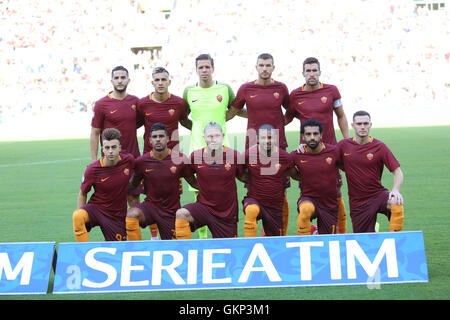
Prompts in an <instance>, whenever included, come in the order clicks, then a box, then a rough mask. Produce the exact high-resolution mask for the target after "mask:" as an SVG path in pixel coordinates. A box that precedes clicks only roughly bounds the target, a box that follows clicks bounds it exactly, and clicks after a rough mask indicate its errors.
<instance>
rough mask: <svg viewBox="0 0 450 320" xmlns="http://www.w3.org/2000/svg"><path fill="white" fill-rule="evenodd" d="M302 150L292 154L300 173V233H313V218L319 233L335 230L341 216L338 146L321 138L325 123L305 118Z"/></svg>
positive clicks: (302, 130)
mask: <svg viewBox="0 0 450 320" xmlns="http://www.w3.org/2000/svg"><path fill="white" fill-rule="evenodd" d="M301 134H302V138H303V141H304V142H305V144H306V145H305V146H304V150H303V152H300V151H298V150H295V151H293V152H292V153H291V155H292V158H293V160H294V163H295V166H296V168H297V170H298V172H299V173H300V176H301V180H300V188H301V194H300V198H299V200H298V202H297V205H298V213H299V214H298V219H297V234H298V235H309V234H310V233H311V220H312V219H314V218H317V227H318V230H319V234H333V233H336V227H337V222H338V221H337V218H338V207H339V205H338V198H337V192H338V189H337V176H336V169H337V168H338V167H339V165H340V164H339V160H340V153H339V149H338V148H337V147H336V146H335V145H332V144H328V143H324V142H323V141H322V135H323V127H322V123H321V122H320V121H318V120H315V119H308V120H306V121H305V122H304V123H303V124H302V127H301Z"/></svg>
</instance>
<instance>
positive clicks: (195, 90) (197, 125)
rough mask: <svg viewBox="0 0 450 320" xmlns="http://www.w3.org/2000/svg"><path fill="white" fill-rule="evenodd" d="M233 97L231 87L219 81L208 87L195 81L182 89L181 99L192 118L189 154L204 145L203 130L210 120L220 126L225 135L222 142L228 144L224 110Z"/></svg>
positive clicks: (225, 110)
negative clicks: (201, 85) (203, 86)
mask: <svg viewBox="0 0 450 320" xmlns="http://www.w3.org/2000/svg"><path fill="white" fill-rule="evenodd" d="M234 98H235V95H234V92H233V90H232V89H231V87H230V86H229V85H227V84H225V83H222V82H219V81H215V82H214V84H213V85H212V86H211V87H209V88H202V87H200V86H199V85H198V83H197V84H195V85H192V86H188V87H186V89H184V93H183V99H184V101H186V104H187V106H188V109H189V110H188V112H189V111H190V115H191V120H192V130H191V139H190V144H189V154H190V153H192V152H193V151H195V150H198V149H201V148H203V147H205V146H206V143H205V140H204V138H203V133H204V132H203V130H204V129H205V127H206V125H207V124H208V123H210V122H211V121H214V122H216V123H218V124H219V125H220V126H221V127H222V131H223V134H224V135H225V137H224V140H223V143H224V145H225V146H228V144H229V142H228V138H227V134H226V131H227V130H226V112H227V109H228V108H229V107H230V106H231V103H232V102H233V101H234Z"/></svg>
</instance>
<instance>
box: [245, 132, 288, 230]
mask: <svg viewBox="0 0 450 320" xmlns="http://www.w3.org/2000/svg"><path fill="white" fill-rule="evenodd" d="M245 165H246V169H247V170H248V179H249V183H248V187H247V189H248V192H247V195H246V197H245V198H244V199H243V201H242V204H243V210H244V213H245V223H244V234H245V237H255V236H256V233H257V221H258V220H259V219H261V220H262V224H263V227H264V230H265V235H267V236H282V235H286V232H285V231H284V222H283V202H284V201H283V195H284V192H285V180H286V175H290V176H292V177H293V178H294V179H297V175H296V173H297V172H296V170H295V168H293V165H294V163H293V161H292V158H291V156H290V154H289V153H287V152H286V151H285V150H283V149H281V148H278V130H276V129H275V128H274V127H273V126H272V125H270V124H263V125H262V126H260V127H259V129H258V143H257V144H256V145H254V146H252V147H250V148H249V149H247V150H246V152H245Z"/></svg>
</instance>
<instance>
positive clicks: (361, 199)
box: [338, 137, 400, 208]
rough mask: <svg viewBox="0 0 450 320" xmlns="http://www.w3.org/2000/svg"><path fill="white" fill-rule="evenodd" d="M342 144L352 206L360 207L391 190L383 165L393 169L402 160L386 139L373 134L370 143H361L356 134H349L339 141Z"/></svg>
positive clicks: (340, 145) (342, 158) (340, 147)
mask: <svg viewBox="0 0 450 320" xmlns="http://www.w3.org/2000/svg"><path fill="white" fill-rule="evenodd" d="M338 146H339V149H340V155H341V161H342V163H343V165H344V171H345V177H346V178H347V184H348V196H349V203H350V208H356V207H359V206H360V205H363V204H364V203H366V202H367V201H368V200H369V199H371V198H373V197H375V196H376V195H378V194H379V193H381V192H383V191H385V190H387V189H386V188H385V187H383V185H382V184H381V176H382V175H383V168H384V166H386V167H387V168H388V169H389V171H391V172H392V171H394V170H395V169H397V168H398V167H400V163H399V162H398V161H397V159H396V158H395V157H394V155H393V154H392V152H391V150H389V148H388V147H387V146H386V145H385V144H384V143H383V142H381V141H379V140H377V139H374V138H372V137H371V138H370V140H369V142H368V143H366V144H363V145H360V144H358V143H357V142H356V141H355V138H348V139H343V140H341V141H339V144H338Z"/></svg>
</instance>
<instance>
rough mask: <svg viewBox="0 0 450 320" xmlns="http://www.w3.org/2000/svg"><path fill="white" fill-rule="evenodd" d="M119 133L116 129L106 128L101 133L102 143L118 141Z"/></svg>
mask: <svg viewBox="0 0 450 320" xmlns="http://www.w3.org/2000/svg"><path fill="white" fill-rule="evenodd" d="M120 137H121V134H120V131H119V130H117V129H116V128H107V129H105V130H103V132H102V141H111V140H114V139H117V140H119V141H120Z"/></svg>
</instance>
